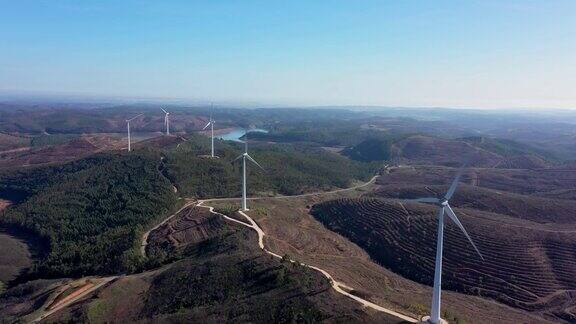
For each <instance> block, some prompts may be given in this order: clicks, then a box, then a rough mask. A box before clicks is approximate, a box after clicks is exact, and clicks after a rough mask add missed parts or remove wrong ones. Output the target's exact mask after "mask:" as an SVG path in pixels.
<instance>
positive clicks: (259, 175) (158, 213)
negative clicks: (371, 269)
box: [0, 136, 378, 277]
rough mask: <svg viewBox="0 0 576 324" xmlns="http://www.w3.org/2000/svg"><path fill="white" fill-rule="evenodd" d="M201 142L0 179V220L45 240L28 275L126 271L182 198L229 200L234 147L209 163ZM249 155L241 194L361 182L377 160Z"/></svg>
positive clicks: (284, 149)
mask: <svg viewBox="0 0 576 324" xmlns="http://www.w3.org/2000/svg"><path fill="white" fill-rule="evenodd" d="M207 144H208V141H207V139H206V138H205V137H200V136H197V137H196V136H194V137H192V138H191V139H190V140H188V141H187V142H183V143H181V144H180V145H178V146H171V147H170V148H164V149H162V148H152V149H151V148H142V149H136V150H134V151H133V152H131V153H127V152H123V153H109V154H97V155H93V156H91V157H88V158H85V159H82V160H78V161H74V162H70V163H66V164H63V165H59V166H50V167H41V168H34V169H22V170H20V171H17V172H15V173H4V174H0V197H3V198H9V199H11V200H13V201H14V202H15V203H16V204H15V205H14V206H13V207H11V208H9V209H8V210H6V211H5V212H4V213H3V215H1V221H2V222H4V223H6V224H10V225H16V226H18V227H20V228H22V229H25V230H27V231H28V232H31V233H32V234H33V235H37V236H39V237H40V238H41V239H42V240H43V241H44V242H46V250H47V254H46V255H45V256H44V257H43V258H42V259H41V260H39V262H37V264H36V268H35V269H34V270H35V271H32V275H34V274H41V275H42V276H43V277H53V276H80V275H87V274H108V273H120V272H130V271H133V270H135V269H137V268H138V267H139V266H140V265H141V262H142V261H143V260H142V259H141V257H140V256H139V254H138V253H136V252H137V248H138V246H139V244H140V241H139V239H140V235H141V234H142V232H143V230H144V228H146V227H149V226H150V225H151V224H152V223H154V221H157V220H159V219H161V218H163V217H166V216H167V215H168V214H169V212H170V211H173V210H175V209H176V207H177V194H176V193H175V192H174V190H173V187H172V185H174V186H175V187H176V188H177V189H178V195H180V196H183V197H201V198H208V197H239V196H240V188H241V187H240V179H241V170H240V161H237V162H236V163H235V164H233V163H232V160H233V159H234V158H235V157H236V156H238V155H239V154H240V153H241V152H242V150H243V147H242V146H241V145H239V144H231V143H225V142H218V155H220V158H219V159H209V158H203V157H199V155H201V154H205V153H206V152H207V151H208V146H207ZM250 154H251V155H252V157H254V158H255V159H256V160H258V161H259V162H260V164H261V165H262V166H263V167H264V168H265V169H266V171H265V172H263V171H262V170H259V169H258V168H257V167H256V166H254V165H250V166H249V169H248V170H249V183H248V185H249V187H248V188H249V190H250V193H251V194H276V193H279V194H287V195H291V194H298V193H302V192H306V191H316V190H321V189H328V188H334V187H346V186H348V185H350V183H351V182H352V181H353V180H355V179H362V180H366V179H368V178H369V177H370V176H371V175H372V174H373V173H374V172H375V171H376V169H377V167H378V164H370V163H362V162H356V161H351V160H349V159H347V158H345V157H342V156H339V155H337V154H334V153H330V152H327V151H324V150H322V149H320V148H314V147H301V148H295V147H293V146H292V145H280V144H276V145H269V144H258V145H255V146H254V147H253V148H251V150H250Z"/></svg>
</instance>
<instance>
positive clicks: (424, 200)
mask: <svg viewBox="0 0 576 324" xmlns="http://www.w3.org/2000/svg"><path fill="white" fill-rule="evenodd" d="M407 201H410V202H419V203H429V204H437V203H439V202H440V199H438V198H417V199H407Z"/></svg>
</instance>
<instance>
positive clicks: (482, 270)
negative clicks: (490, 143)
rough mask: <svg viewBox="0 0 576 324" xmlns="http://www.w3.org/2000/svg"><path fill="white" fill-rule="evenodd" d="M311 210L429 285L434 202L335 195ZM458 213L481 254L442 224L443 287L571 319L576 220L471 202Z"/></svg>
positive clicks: (382, 261) (394, 266) (451, 227)
mask: <svg viewBox="0 0 576 324" xmlns="http://www.w3.org/2000/svg"><path fill="white" fill-rule="evenodd" d="M311 213H312V214H313V215H314V216H315V217H316V218H317V219H318V220H320V221H321V222H322V223H323V224H324V225H325V226H327V227H328V228H329V229H331V230H333V231H336V232H338V233H340V234H341V235H343V236H345V237H347V238H348V239H350V240H351V241H352V242H354V243H356V244H358V245H360V246H361V247H363V248H364V249H365V250H366V251H367V252H368V253H369V254H370V255H371V257H372V258H373V259H374V260H375V261H376V262H378V263H380V264H382V265H384V266H385V267H387V268H390V269H391V270H393V271H394V272H397V273H399V274H401V275H402V276H404V277H407V278H409V279H412V280H415V281H418V282H421V283H425V284H429V285H430V284H431V283H432V280H433V271H434V257H435V242H436V241H435V240H436V224H437V220H436V215H435V208H434V207H433V206H427V205H422V204H415V203H412V204H407V203H403V204H402V203H399V202H393V201H383V200H379V199H371V198H364V199H338V200H333V201H328V202H324V203H320V204H317V205H314V206H313V208H312V210H311ZM456 213H457V214H458V215H460V218H461V220H462V222H463V223H464V225H465V226H466V228H467V230H468V232H469V233H470V235H471V236H472V237H473V239H474V240H475V242H476V244H477V245H478V248H479V249H480V251H482V253H483V255H484V257H485V261H482V260H480V259H479V258H478V257H477V256H476V255H475V253H474V250H473V249H472V247H471V246H470V244H469V243H468V242H467V241H466V238H465V237H464V236H463V235H462V234H461V233H460V231H459V230H458V229H457V228H456V226H454V225H453V224H451V223H449V224H448V225H447V226H446V229H445V249H444V252H445V257H444V275H443V287H444V288H445V289H448V290H456V291H460V292H465V293H468V294H472V295H478V296H483V297H488V298H492V299H495V300H497V301H500V302H502V303H505V304H508V305H510V306H513V307H518V308H521V309H525V310H529V311H533V312H538V313H543V314H544V315H545V316H548V317H551V318H556V319H558V320H560V319H561V320H565V321H574V320H576V314H575V313H574V305H576V299H575V298H574V296H573V291H575V290H576V282H575V281H574V280H573V274H574V273H576V252H575V251H576V238H575V237H574V233H576V226H574V225H572V226H558V225H552V226H548V227H543V226H542V225H538V224H537V223H533V222H530V221H526V220H519V219H517V218H511V217H509V216H506V215H502V214H494V213H486V212H481V211H477V210H472V209H459V208H457V209H456Z"/></svg>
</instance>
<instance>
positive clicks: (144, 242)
mask: <svg viewBox="0 0 576 324" xmlns="http://www.w3.org/2000/svg"><path fill="white" fill-rule="evenodd" d="M377 178H378V175H375V176H373V177H372V178H371V179H370V180H369V181H368V182H364V183H361V184H358V185H356V186H353V187H349V188H343V189H336V190H332V191H319V192H312V193H307V194H301V195H294V196H276V197H274V196H272V197H252V198H247V199H248V200H259V199H287V198H302V197H311V196H318V195H328V194H335V193H341V192H346V191H352V190H356V189H361V188H364V187H367V186H369V185H371V184H373V183H374V181H376V179H377ZM240 199H241V198H237V197H233V198H212V199H205V200H203V201H202V202H208V201H228V200H240ZM195 203H196V201H189V202H187V203H186V204H184V206H182V208H180V209H178V211H177V212H175V213H174V214H172V215H170V216H169V217H167V218H166V219H164V220H163V221H162V222H161V223H159V224H158V225H156V226H154V227H153V228H151V229H150V230H148V231H146V233H144V234H142V243H141V244H140V253H141V254H142V255H143V256H146V246H147V245H148V237H149V236H150V233H152V231H154V230H156V229H158V228H159V227H160V226H162V225H164V224H165V223H166V222H167V221H169V220H171V219H172V218H174V217H175V216H176V215H178V213H180V212H181V211H182V210H184V209H186V208H188V207H190V206H192V205H194V204H195Z"/></svg>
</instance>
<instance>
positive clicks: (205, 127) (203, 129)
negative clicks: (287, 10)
mask: <svg viewBox="0 0 576 324" xmlns="http://www.w3.org/2000/svg"><path fill="white" fill-rule="evenodd" d="M211 123H212V121H209V122H208V124H206V126H204V128H202V130H205V129H206V128H207V127H208V126H210V124H211Z"/></svg>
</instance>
